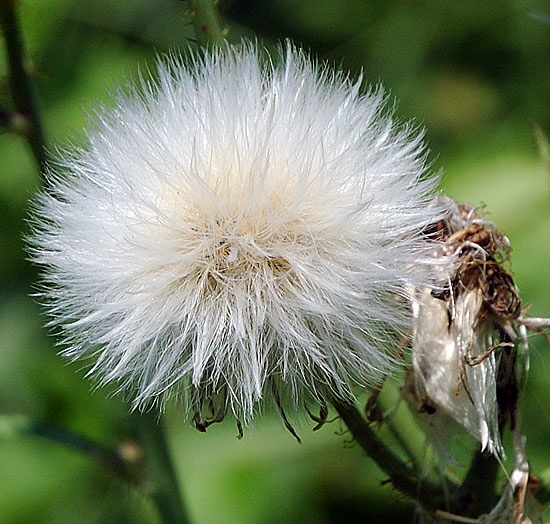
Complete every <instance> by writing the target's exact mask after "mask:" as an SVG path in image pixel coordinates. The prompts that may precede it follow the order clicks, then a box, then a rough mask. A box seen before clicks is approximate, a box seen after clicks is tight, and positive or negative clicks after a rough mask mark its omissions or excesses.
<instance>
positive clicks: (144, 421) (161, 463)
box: [136, 413, 189, 524]
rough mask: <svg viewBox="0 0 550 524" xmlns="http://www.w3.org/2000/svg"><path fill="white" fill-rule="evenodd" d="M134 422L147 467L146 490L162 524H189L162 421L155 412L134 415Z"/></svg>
mask: <svg viewBox="0 0 550 524" xmlns="http://www.w3.org/2000/svg"><path fill="white" fill-rule="evenodd" d="M136 422H137V426H138V433H139V439H140V442H141V445H142V447H143V453H144V460H145V464H146V470H145V471H146V482H147V485H146V488H147V491H148V493H149V495H150V496H151V498H152V499H153V501H154V503H155V505H156V507H157V510H158V512H159V515H160V518H161V521H162V523H163V524H186V523H188V522H189V519H188V517H187V514H186V512H185V507H184V504H183V500H182V497H181V491H180V488H179V485H178V479H177V475H176V471H175V469H174V466H173V463H172V461H171V458H170V452H169V450H168V442H167V440H166V435H165V432H164V427H163V424H162V419H161V418H159V419H157V418H156V417H155V415H154V413H144V414H141V415H136Z"/></svg>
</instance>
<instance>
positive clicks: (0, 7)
mask: <svg viewBox="0 0 550 524" xmlns="http://www.w3.org/2000/svg"><path fill="white" fill-rule="evenodd" d="M0 25H1V28H2V32H3V34H4V39H5V42H6V56H7V61H8V66H9V82H10V90H11V94H12V98H13V103H14V105H15V109H16V111H15V114H19V115H20V117H22V118H24V119H25V120H26V125H22V126H21V125H20V126H19V127H18V129H19V131H20V132H23V135H24V136H25V138H26V139H27V142H28V143H29V146H30V147H31V149H32V152H33V154H34V157H35V159H36V162H37V163H38V166H39V168H40V170H41V172H43V170H44V167H45V163H46V151H45V147H44V146H45V144H46V141H45V138H44V133H43V130H42V124H41V121H40V113H39V111H38V104H37V100H36V95H35V92H34V88H33V85H32V82H31V80H30V78H29V75H28V73H27V70H26V68H25V62H26V60H27V59H26V54H25V48H24V45H23V39H22V37H21V29H20V27H19V23H18V20H17V16H16V14H15V0H0Z"/></svg>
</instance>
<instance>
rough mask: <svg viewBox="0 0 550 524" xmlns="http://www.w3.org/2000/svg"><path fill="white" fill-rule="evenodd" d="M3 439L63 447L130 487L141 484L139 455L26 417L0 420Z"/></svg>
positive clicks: (123, 447) (6, 417) (0, 431)
mask: <svg viewBox="0 0 550 524" xmlns="http://www.w3.org/2000/svg"><path fill="white" fill-rule="evenodd" d="M0 436H1V437H14V436H30V437H40V438H44V439H46V440H49V441H50V442H53V443H55V444H61V445H63V446H65V447H67V448H69V449H72V450H74V451H77V452H79V453H82V454H83V455H86V456H87V457H90V458H92V459H93V460H95V461H96V462H97V463H98V464H100V465H101V466H103V467H104V468H105V469H106V470H107V471H109V472H111V473H113V474H114V475H115V476H117V477H119V478H121V479H122V480H124V481H126V482H129V483H131V484H137V483H138V477H139V476H138V475H137V474H136V472H137V471H138V470H139V469H140V468H139V467H136V463H137V462H138V461H137V460H134V457H135V458H137V457H139V454H129V453H126V451H127V447H126V446H119V447H118V448H111V447H108V446H104V445H103V444H99V443H97V442H95V441H93V440H91V439H89V438H87V437H84V436H82V435H78V434H76V433H73V432H71V431H68V430H66V429H64V428H61V427H59V426H54V425H51V424H46V423H44V422H41V421H36V420H32V419H31V418H29V417H25V416H23V415H2V417H0Z"/></svg>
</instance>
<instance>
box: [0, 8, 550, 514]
mask: <svg viewBox="0 0 550 524" xmlns="http://www.w3.org/2000/svg"><path fill="white" fill-rule="evenodd" d="M219 7H220V10H221V14H222V17H223V21H224V22H225V24H226V26H227V29H228V30H229V39H230V40H231V41H237V40H238V39H239V37H240V36H242V35H248V36H250V35H254V34H256V35H258V37H259V38H263V39H265V42H266V44H267V45H272V44H273V43H274V42H275V41H277V40H280V39H283V38H286V37H290V38H292V39H293V40H295V41H296V42H297V43H300V44H302V45H303V46H304V47H309V48H310V49H311V50H312V51H313V52H314V53H315V54H317V55H318V56H319V57H320V58H321V59H327V60H329V61H330V62H332V63H336V64H341V65H342V67H343V68H345V69H349V70H350V71H351V74H352V75H357V74H359V71H360V70H363V71H364V75H365V77H366V79H367V80H368V81H369V82H377V81H379V80H380V81H382V82H383V83H384V84H385V85H386V87H387V88H388V89H389V91H390V93H391V96H395V97H396V98H397V99H398V100H399V109H398V114H400V115H402V116H403V118H404V119H405V118H410V117H415V118H416V121H417V122H418V123H419V124H422V125H424V126H426V128H427V136H428V141H429V143H430V145H431V147H432V149H433V151H434V153H433V155H432V157H433V159H434V160H433V166H434V170H439V169H443V170H444V172H445V176H444V187H443V189H444V190H445V191H446V192H448V193H449V194H450V195H451V196H453V197H455V198H456V199H457V200H459V201H464V200H466V201H469V202H472V203H474V204H481V203H485V204H486V211H487V213H488V217H489V219H491V220H493V221H494V222H495V223H497V224H498V226H499V230H501V231H502V232H504V233H505V234H507V235H508V236H509V238H510V240H511V243H512V246H513V248H514V251H513V253H512V264H513V274H514V278H515V280H516V283H517V284H518V286H519V287H520V289H521V292H522V297H523V299H524V301H525V306H527V305H531V307H530V309H529V313H530V314H531V315H533V316H544V315H546V316H548V315H549V313H550V312H549V305H550V300H549V298H548V297H549V296H550V279H549V278H548V269H547V268H548V265H549V264H550V242H549V241H548V238H549V234H550V171H549V168H548V163H547V159H545V158H544V156H543V155H542V154H541V153H540V150H539V149H538V145H537V138H536V132H535V129H534V127H533V123H536V124H537V126H538V127H539V129H540V130H541V132H542V136H544V134H545V133H546V136H548V133H549V131H550V104H549V103H548V100H549V98H548V96H549V89H548V86H550V69H549V68H548V59H549V58H550V57H549V56H548V50H549V49H550V26H549V25H548V24H543V23H540V22H538V21H537V20H536V19H535V18H534V17H533V16H531V15H529V13H528V12H527V11H526V10H525V8H526V7H530V8H537V5H536V2H535V4H532V3H530V4H529V5H527V4H526V3H524V2H522V1H520V0H515V1H512V0H507V1H503V2H498V3H494V2H489V1H486V0H484V1H480V2H452V1H451V0H425V1H423V2H410V3H406V2H385V1H383V0H373V1H370V2H367V1H362V0H315V1H313V0H306V1H304V0H302V1H296V0H273V1H271V2H257V1H256V0H233V1H229V0H226V1H222V2H221V3H220V6H219ZM542 11H544V5H542V6H541V7H540V12H542ZM537 12H539V11H537ZM19 15H20V18H21V22H22V26H23V36H24V38H25V39H26V42H27V48H28V51H29V54H30V56H31V58H32V63H33V77H34V80H35V83H36V87H37V89H38V92H39V98H40V101H41V108H42V110H43V112H44V124H45V128H46V131H47V136H48V138H49V140H50V142H49V149H50V151H55V149H56V148H57V147H59V146H62V145H63V143H64V140H66V138H65V137H67V136H69V137H70V136H72V138H71V139H72V140H78V132H79V130H80V129H82V127H83V126H85V125H87V122H86V118H85V116H83V113H82V109H86V108H88V107H89V105H88V104H95V103H96V102H97V101H101V100H108V98H109V97H108V96H107V91H106V89H107V88H109V87H112V86H114V85H115V84H116V83H117V82H123V81H124V79H125V78H128V77H135V76H136V75H137V74H138V72H139V70H140V69H141V70H146V69H147V68H148V67H150V66H151V64H152V63H153V61H154V55H155V53H164V52H169V51H170V50H171V49H175V48H185V46H186V45H187V42H188V41H189V39H190V38H193V30H192V27H191V26H190V22H189V16H188V13H187V14H186V7H185V3H183V2H177V1H176V0H152V1H149V0H148V1H146V0H126V1H125V2H116V1H114V0H97V1H94V2H80V1H76V0H75V1H71V0H48V1H47V2H44V1H40V0H27V1H25V2H21V3H20V5H19ZM0 68H1V70H0V71H1V81H0V106H1V107H7V108H10V103H11V102H10V99H9V96H8V89H7V85H6V75H7V72H6V62H5V59H4V57H2V58H1V59H0ZM73 130H76V137H75V133H74V131H73ZM539 143H540V141H539ZM0 158H1V159H2V160H1V161H0V209H1V211H2V220H1V221H0V282H1V288H0V362H2V365H1V366H0V412H1V413H8V414H10V413H22V414H25V415H28V416H32V417H35V418H37V419H39V420H42V421H46V422H48V423H51V424H56V425H62V426H65V427H68V428H71V429H72V430H73V431H76V432H79V433H81V434H84V435H87V436H88V437H91V438H94V439H97V440H98V441H100V442H103V443H106V444H112V445H115V444H116V443H117V442H118V441H119V439H121V438H122V437H123V436H125V435H124V433H125V431H124V430H125V429H126V428H124V427H123V426H122V423H121V421H123V420H124V413H125V407H124V405H123V404H122V402H121V401H120V400H118V399H115V398H105V397H106V392H105V391H103V390H101V391H94V392H90V384H89V382H88V381H87V380H86V379H85V378H84V377H83V374H84V373H83V372H82V371H81V370H80V369H78V366H75V365H71V366H66V365H65V363H64V362H63V361H62V360H61V358H60V357H58V356H57V355H56V348H55V347H54V344H55V340H54V338H50V337H48V336H47V335H46V334H45V332H44V330H43V329H42V327H41V324H42V323H43V320H44V319H43V318H42V317H41V314H40V311H39V308H38V306H37V305H36V303H35V299H33V298H32V297H30V294H31V293H32V292H33V288H32V284H31V283H32V282H35V281H36V269H35V268H33V267H32V266H31V265H30V264H29V263H28V262H27V261H26V258H25V254H24V252H23V242H22V236H23V235H24V234H25V233H26V231H27V230H28V227H27V224H26V222H25V217H26V206H27V200H28V199H29V198H30V197H31V196H32V194H33V192H34V190H35V188H36V187H38V184H39V176H38V174H37V172H36V168H35V164H34V162H33V159H32V156H31V153H30V151H29V150H28V149H27V147H26V146H25V144H24V143H23V141H22V139H21V138H18V137H15V136H13V135H10V134H8V133H4V134H2V135H1V136H0ZM531 344H532V353H531V354H532V357H531V359H532V370H531V375H530V379H529V383H528V386H527V392H526V400H525V404H526V408H525V414H524V420H523V430H524V433H525V434H526V435H527V438H528V450H529V457H530V461H531V464H532V466H533V470H534V471H535V473H536V472H542V471H544V470H545V469H546V468H547V466H548V457H549V456H550V441H549V440H548V431H549V429H550V410H549V408H548V407H547V403H546V401H545V399H547V398H549V397H550V382H549V381H548V380H547V379H546V375H547V370H548V369H549V366H550V352H549V350H550V345H549V344H548V343H547V342H545V341H544V340H543V339H542V337H532V340H531ZM168 415H169V421H170V430H171V431H170V435H171V441H172V449H173V452H174V454H175V456H176V461H175V463H176V465H177V467H178V471H179V474H180V476H181V479H182V481H183V485H184V491H185V497H186V499H187V502H188V506H189V508H190V512H191V517H192V518H193V519H194V522H196V523H197V524H222V523H239V524H260V523H266V522H268V523H283V522H303V523H304V524H305V523H307V522H315V523H327V524H328V523H331V522H338V523H350V524H351V523H352V522H366V521H369V519H370V520H371V521H373V522H374V521H376V522H404V521H412V515H413V513H414V508H413V507H412V506H411V505H410V504H408V503H406V502H405V501H404V500H403V499H402V498H401V497H400V496H399V495H397V494H396V493H395V492H393V491H392V490H391V489H390V488H389V487H387V486H382V485H381V482H382V481H383V480H385V478H386V477H385V476H384V474H382V473H381V472H380V471H379V470H378V469H377V468H376V466H374V464H373V463H371V462H370V461H367V460H364V457H363V455H362V453H361V451H360V450H359V448H358V447H357V446H351V449H346V446H345V443H346V437H345V435H344V436H343V437H338V436H336V435H335V434H334V433H335V432H338V431H339V430H341V429H342V426H341V425H340V423H338V422H335V423H332V424H328V425H326V426H325V427H324V428H322V429H321V430H320V431H319V432H316V433H312V432H311V431H310V427H312V426H313V424H309V423H307V424H306V423H304V424H302V425H301V426H300V428H299V433H300V436H301V437H302V440H303V444H302V445H301V446H300V445H298V444H297V443H296V442H295V440H294V439H293V438H292V437H291V436H290V435H288V434H287V433H286V432H285V431H284V429H283V428H282V427H281V425H280V423H279V421H275V422H272V421H271V419H270V418H269V417H268V418H267V419H266V420H265V421H263V422H258V423H257V425H256V427H254V428H252V429H251V430H249V431H247V432H246V433H245V436H244V439H243V440H237V439H236V438H235V436H236V434H237V430H236V428H235V427H234V426H232V425H231V422H230V421H227V422H225V423H224V424H223V426H220V427H212V428H210V429H209V430H208V433H207V434H206V435H203V434H199V433H197V432H195V431H194V430H193V429H192V428H191V427H189V424H188V423H187V422H185V421H183V420H182V419H181V416H180V415H179V413H178V412H177V409H174V410H173V411H171V412H170V413H169V414H168ZM398 416H401V415H398ZM121 426H122V427H121ZM388 438H391V437H389V436H388ZM415 444H416V445H417V446H418V443H415ZM0 465H1V467H0V483H1V485H2V489H0V522H5V523H9V524H17V523H21V524H22V523H27V522H33V523H37V524H48V523H52V524H53V523H56V524H60V523H61V524H62V523H64V522H67V523H69V522H79V523H81V524H92V523H100V522H115V523H128V524H130V523H131V524H137V523H146V522H153V521H154V513H153V511H152V508H151V505H150V503H149V502H148V501H146V500H144V499H143V498H142V497H141V496H140V495H139V493H137V492H136V491H135V490H133V489H131V488H128V487H125V486H124V485H122V483H121V482H120V481H119V480H117V479H116V478H113V477H111V476H109V475H108V473H107V472H106V471H104V470H103V469H102V468H101V467H100V466H98V465H95V464H93V463H91V462H90V461H89V460H88V459H86V458H84V457H82V456H79V455H77V454H75V453H74V452H72V451H69V450H67V449H64V448H62V447H60V446H56V445H55V444H50V443H47V442H46V441H43V440H36V439H32V438H31V437H26V438H20V439H13V438H12V439H8V440H2V441H0Z"/></svg>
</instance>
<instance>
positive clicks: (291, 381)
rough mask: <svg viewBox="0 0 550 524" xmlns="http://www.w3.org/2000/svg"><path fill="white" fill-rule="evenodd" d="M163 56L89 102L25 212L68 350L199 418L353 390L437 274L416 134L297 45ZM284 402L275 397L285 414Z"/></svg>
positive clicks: (382, 371)
mask: <svg viewBox="0 0 550 524" xmlns="http://www.w3.org/2000/svg"><path fill="white" fill-rule="evenodd" d="M259 55H260V53H259V51H258V50H257V49H256V48H255V47H254V46H252V45H248V46H247V45H245V46H243V47H241V48H234V49H225V50H224V51H220V52H212V53H210V54H208V55H206V56H204V57H202V58H200V57H198V56H195V57H194V58H192V60H191V63H190V64H189V65H187V64H186V63H185V62H184V61H183V60H182V59H178V58H174V57H172V58H171V59H170V60H167V61H164V62H161V63H160V64H159V67H158V81H157V82H149V81H142V82H141V85H140V87H139V88H137V89H134V88H130V93H129V94H119V95H118V97H117V100H116V104H115V107H114V108H102V109H101V110H100V111H99V117H98V119H97V125H96V127H95V128H94V129H92V130H91V131H89V132H88V134H87V136H86V140H85V145H84V146H82V147H73V148H70V150H69V151H67V152H65V153H64V154H62V155H61V158H60V160H59V161H58V165H57V166H55V167H52V169H51V170H50V172H49V173H48V179H49V187H48V188H47V190H46V191H45V192H43V194H42V195H41V196H40V197H39V199H38V202H37V204H36V206H35V219H34V224H35V231H34V234H33V237H32V239H31V244H32V248H31V249H32V254H33V257H34V259H35V260H36V261H37V262H38V263H39V264H41V265H43V266H44V268H45V291H44V294H45V295H46V296H47V297H48V298H49V301H48V302H49V306H48V307H49V312H50V313H51V314H52V316H53V324H54V325H57V326H58V327H59V329H60V331H61V332H62V336H63V337H64V341H65V343H66V344H67V348H66V349H65V350H64V354H65V355H66V356H67V357H69V358H70V359H80V358H82V357H87V356H93V357H95V360H94V361H93V362H94V363H93V365H92V367H91V369H90V374H92V375H94V376H97V377H99V379H100V381H101V382H102V383H108V382H115V383H116V384H118V387H119V388H120V390H122V391H124V392H126V393H127V394H128V395H129V396H130V397H131V398H132V400H133V405H134V407H136V408H144V407H147V406H150V405H152V404H160V405H161V406H162V405H163V404H164V403H165V401H166V400H167V399H168V398H170V397H174V396H176V397H179V396H183V398H184V399H186V401H187V405H188V407H189V408H190V409H191V410H192V411H193V413H194V414H195V419H196V421H197V423H198V425H199V427H202V428H204V427H206V425H207V423H208V421H207V420H205V417H207V414H208V413H211V416H212V417H213V419H215V420H219V419H221V418H223V415H224V413H225V411H226V410H227V409H230V410H231V411H233V413H234V414H235V415H236V416H237V417H238V418H240V419H241V420H243V421H244V422H247V421H249V420H250V418H251V417H252V415H253V413H254V411H255V409H256V407H257V404H258V402H259V401H261V400H262V399H263V398H264V397H265V396H267V397H271V398H274V399H275V401H276V403H277V404H278V405H279V406H280V407H281V405H282V404H284V403H286V402H287V401H289V400H290V401H291V403H292V402H293V403H298V404H300V403H303V402H305V399H313V400H316V401H319V402H321V403H323V402H324V401H325V400H326V399H327V398H331V397H333V398H334V397H336V398H339V399H348V400H352V399H353V395H354V393H353V391H354V387H355V386H356V385H359V386H365V385H367V384H372V383H376V382H378V381H379V380H381V379H382V378H383V377H384V376H385V375H386V374H387V373H388V372H389V370H390V369H391V368H392V357H391V355H390V350H391V342H392V340H393V338H394V336H395V333H396V332H397V331H398V330H399V329H400V328H402V327H403V326H405V325H406V324H407V321H408V313H407V311H406V310H405V309H406V308H405V307H404V306H403V304H404V302H405V301H403V300H399V297H403V296H405V295H406V291H405V290H406V289H408V286H414V287H416V288H420V287H422V286H424V285H427V284H428V283H429V282H431V278H432V277H431V276H430V272H431V271H432V269H433V268H432V267H431V264H430V257H429V250H430V249H431V246H430V245H429V244H428V242H427V240H426V237H425V235H423V234H422V233H421V232H422V230H424V229H425V228H426V226H427V225H428V224H431V223H434V222H435V221H437V220H439V219H440V218H441V217H442V216H443V210H442V209H443V207H444V206H438V205H433V204H432V196H431V192H432V190H433V187H434V185H435V184H436V183H437V180H436V179H435V178H427V177H426V176H425V154H424V150H423V146H422V143H421V138H420V137H419V136H418V135H415V134H413V133H412V131H411V129H410V127H409V126H401V127H398V126H396V125H395V122H394V121H393V120H392V118H391V115H387V114H384V96H383V93H382V91H381V90H380V89H377V90H374V91H371V92H369V93H367V94H361V93H360V82H356V83H353V82H350V81H349V80H348V79H347V78H346V77H343V76H342V75H341V74H338V73H332V72H330V71H329V70H328V69H327V68H325V67H318V66H317V65H316V64H314V63H313V62H312V61H310V60H309V59H308V58H307V57H306V56H304V55H303V54H302V53H300V52H298V51H296V50H295V49H294V48H292V47H291V46H287V48H286V50H285V51H282V52H281V53H280V56H279V59H280V63H279V64H274V63H273V62H271V61H269V60H264V61H262V59H261V58H260V56H259ZM281 409H282V408H281Z"/></svg>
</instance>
